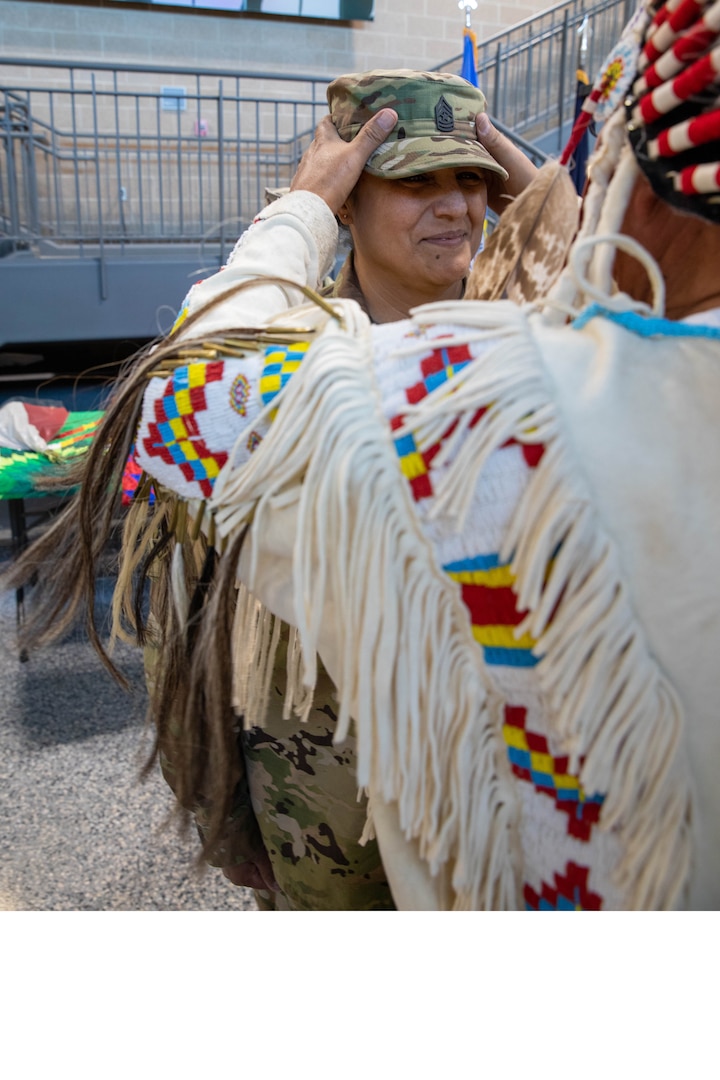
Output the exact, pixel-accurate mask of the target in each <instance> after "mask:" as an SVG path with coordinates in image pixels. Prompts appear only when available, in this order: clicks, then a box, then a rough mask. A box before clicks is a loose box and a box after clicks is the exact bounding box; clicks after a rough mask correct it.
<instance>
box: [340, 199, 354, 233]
mask: <svg viewBox="0 0 720 1080" xmlns="http://www.w3.org/2000/svg"><path fill="white" fill-rule="evenodd" d="M337 216H338V219H339V221H340V224H341V225H344V226H345V228H347V227H348V225H350V224H352V214H351V212H350V206H349V205H348V202H347V201H345V202H344V203H343V204H342V206H341V207H340V209H339V210H338V212H337Z"/></svg>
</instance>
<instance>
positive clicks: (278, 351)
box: [260, 341, 310, 405]
mask: <svg viewBox="0 0 720 1080" xmlns="http://www.w3.org/2000/svg"><path fill="white" fill-rule="evenodd" d="M309 347H310V342H309V341H295V342H293V343H292V344H291V345H271V346H270V347H269V348H268V349H266V350H265V365H264V367H263V373H262V375H261V376H260V397H261V398H262V401H263V405H267V404H268V402H270V401H272V399H273V398H274V397H275V396H276V395H277V394H279V393H280V390H281V389H282V388H283V386H285V383H286V382H287V381H288V379H289V378H290V376H291V375H292V374H293V373H294V372H296V371H297V369H298V368H299V367H300V364H301V362H302V360H303V357H304V356H305V353H306V352H307V350H308V348H309Z"/></svg>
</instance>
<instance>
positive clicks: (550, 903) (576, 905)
mask: <svg viewBox="0 0 720 1080" xmlns="http://www.w3.org/2000/svg"><path fill="white" fill-rule="evenodd" d="M589 872H590V871H589V868H588V867H587V866H579V865H578V864H577V863H574V862H568V863H567V865H566V867H565V873H564V874H554V875H553V876H554V878H555V884H554V885H548V884H547V883H546V882H543V883H542V885H541V887H540V892H539V893H538V892H536V891H535V889H533V888H532V887H531V886H530V885H525V887H524V889H523V897H524V899H525V907H526V909H527V910H528V911H599V910H600V909H601V907H602V898H601V897H600V896H598V895H597V893H593V892H590V890H589V889H588V887H587V879H588V874H589Z"/></svg>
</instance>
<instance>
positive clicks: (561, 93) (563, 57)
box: [557, 8, 569, 152]
mask: <svg viewBox="0 0 720 1080" xmlns="http://www.w3.org/2000/svg"><path fill="white" fill-rule="evenodd" d="M568 21H569V20H568V11H567V8H566V9H565V12H564V15H563V28H562V49H561V52H560V79H559V84H560V85H559V88H558V147H557V148H558V152H560V151H561V150H562V148H563V125H564V123H565V75H566V71H567V47H568Z"/></svg>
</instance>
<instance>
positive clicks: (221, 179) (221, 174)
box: [217, 79, 225, 265]
mask: <svg viewBox="0 0 720 1080" xmlns="http://www.w3.org/2000/svg"><path fill="white" fill-rule="evenodd" d="M217 102H218V118H217V131H218V211H219V214H220V263H221V265H224V263H225V124H224V120H223V113H224V102H225V96H224V89H223V81H222V79H220V81H219V82H218V98H217Z"/></svg>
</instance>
